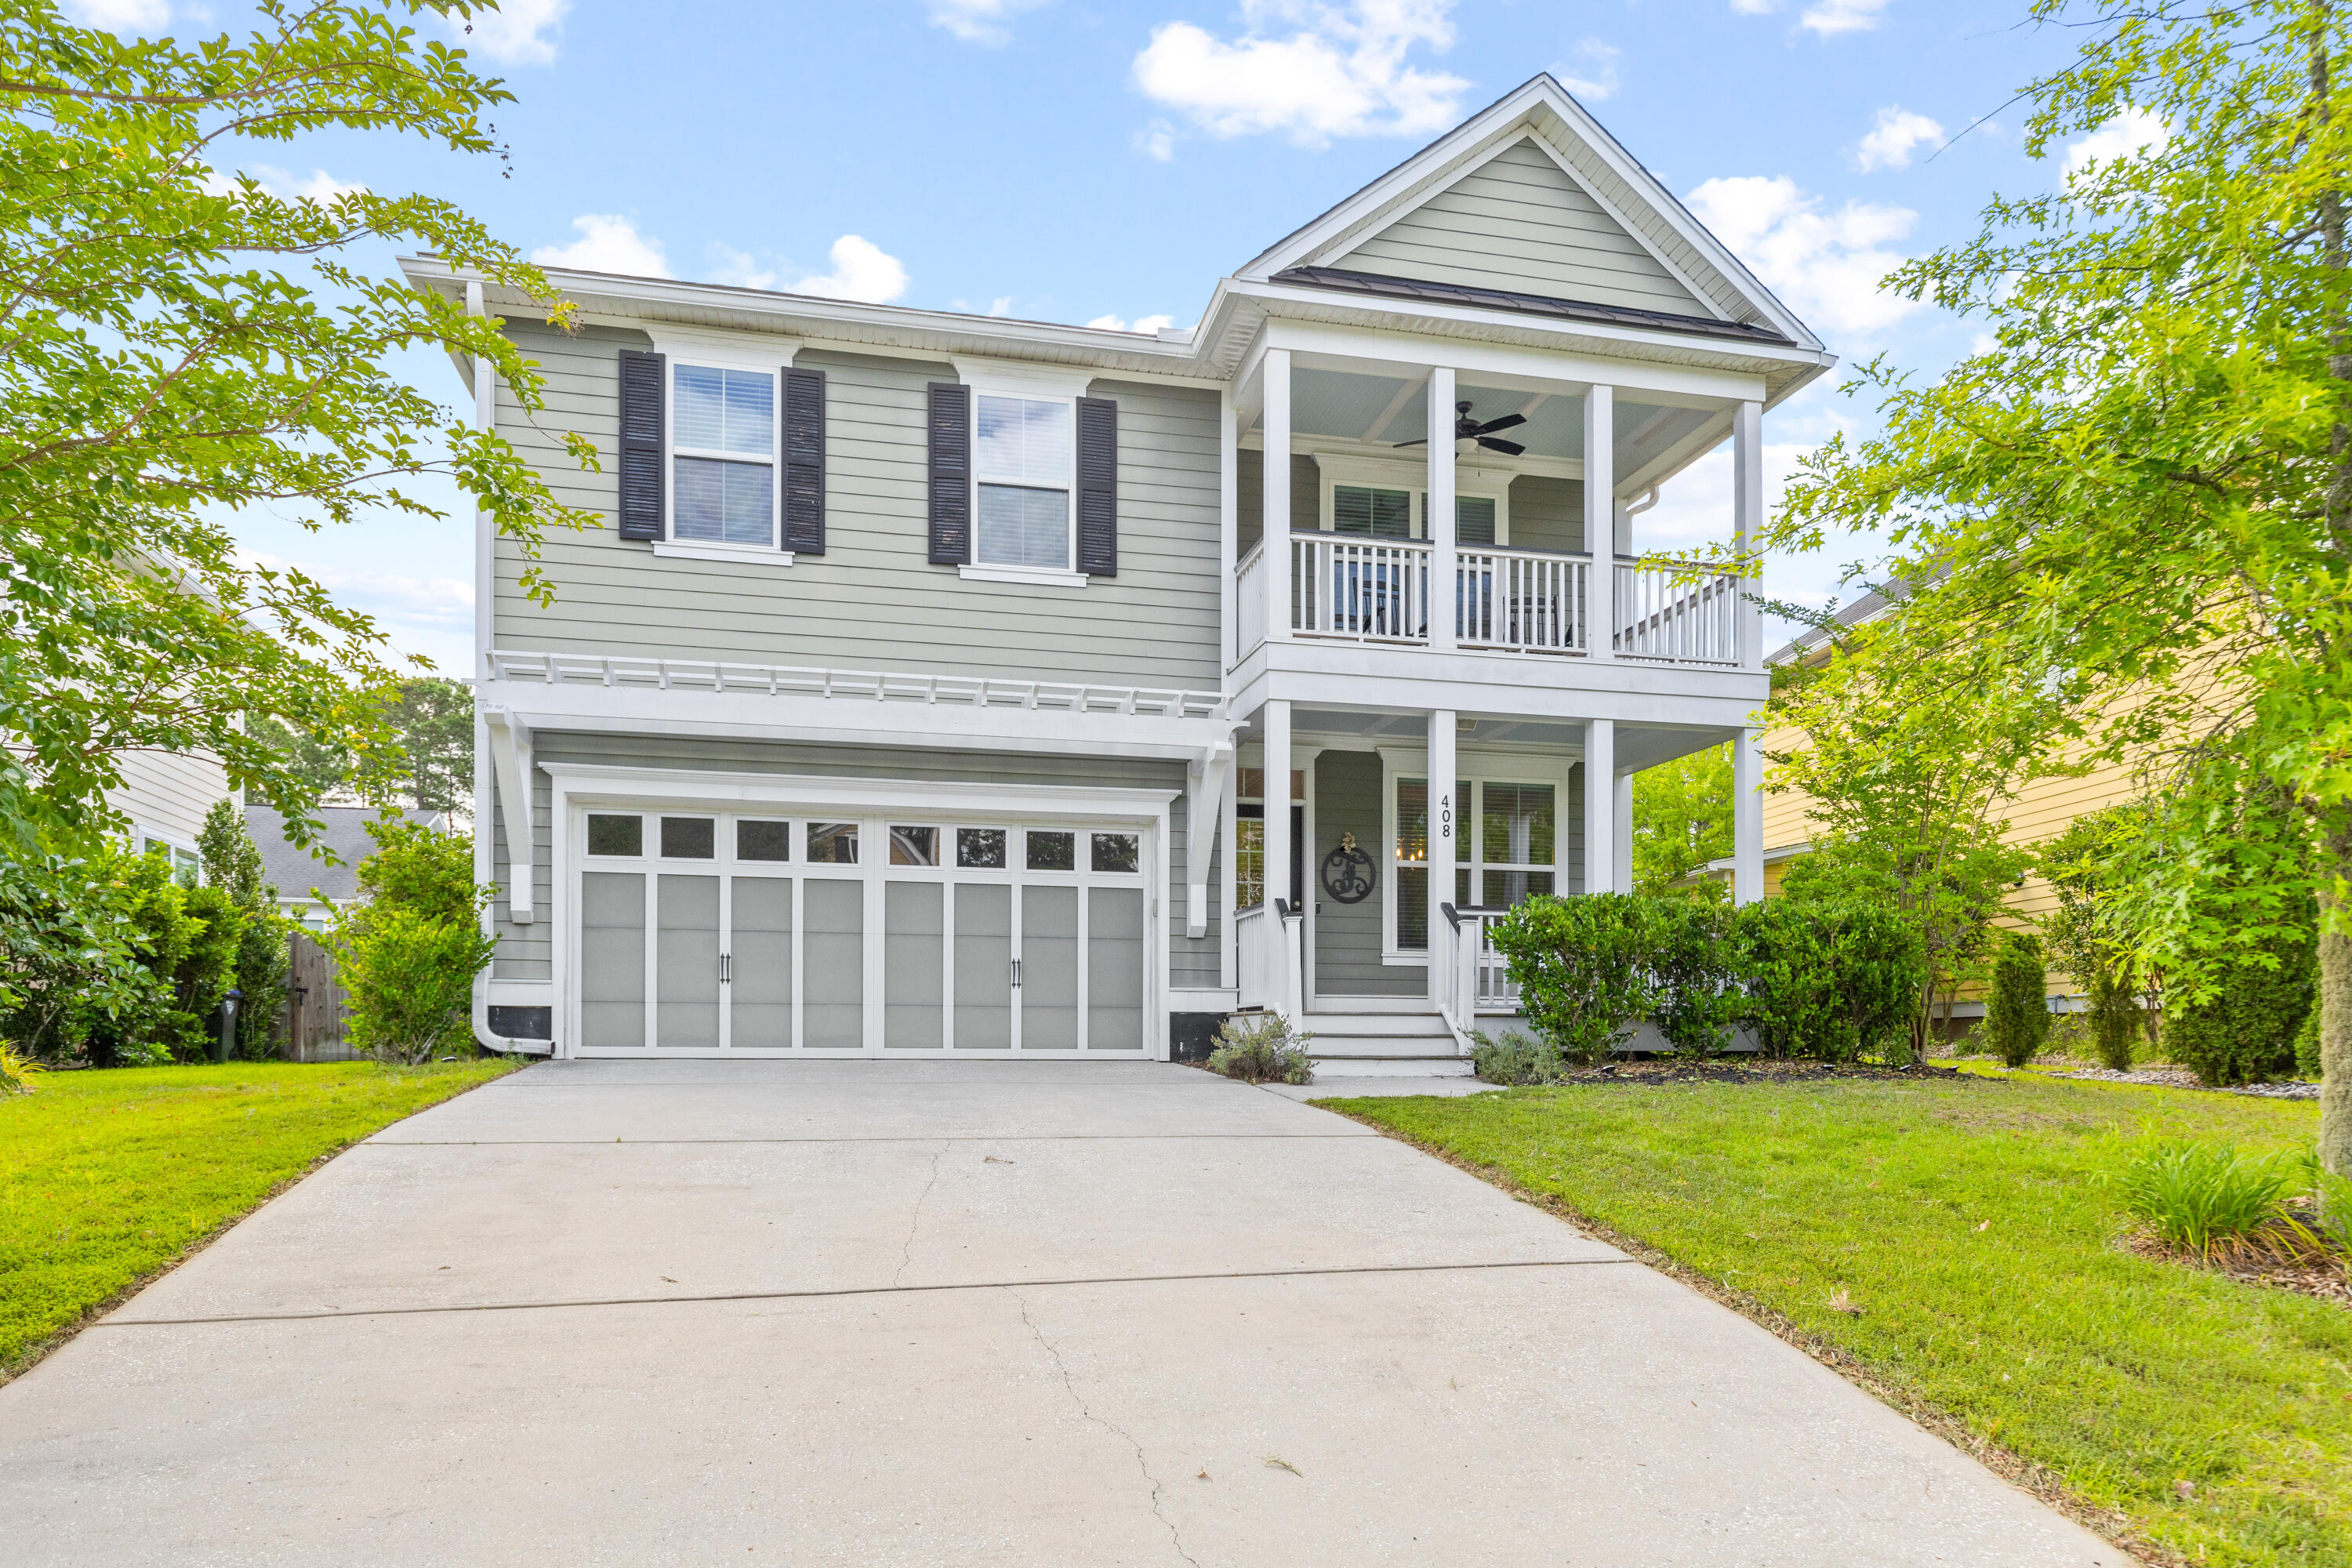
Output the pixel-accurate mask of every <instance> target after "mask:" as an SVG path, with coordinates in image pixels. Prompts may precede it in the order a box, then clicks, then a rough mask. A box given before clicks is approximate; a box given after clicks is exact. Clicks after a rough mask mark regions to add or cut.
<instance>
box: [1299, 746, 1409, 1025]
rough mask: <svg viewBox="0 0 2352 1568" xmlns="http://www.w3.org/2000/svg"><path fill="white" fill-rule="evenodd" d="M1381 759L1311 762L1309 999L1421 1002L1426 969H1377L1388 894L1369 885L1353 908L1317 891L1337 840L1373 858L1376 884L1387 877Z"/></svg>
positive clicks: (1349, 756)
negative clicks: (1349, 837)
mask: <svg viewBox="0 0 2352 1568" xmlns="http://www.w3.org/2000/svg"><path fill="white" fill-rule="evenodd" d="M1314 820H1315V828H1314V841H1313V842H1312V843H1311V844H1309V845H1308V846H1307V898H1308V900H1311V901H1312V903H1313V905H1314V909H1315V994H1317V995H1318V996H1422V995H1425V994H1428V991H1429V970H1428V966H1427V965H1426V964H1417V965H1415V966H1414V967H1412V968H1411V969H1405V968H1391V967H1389V966H1387V965H1385V964H1383V963H1381V910H1382V909H1383V908H1385V907H1386V900H1387V898H1388V889H1386V888H1385V887H1382V886H1378V885H1376V886H1375V887H1374V888H1373V889H1372V892H1371V895H1370V897H1369V898H1367V899H1365V900H1364V901H1363V902H1361V903H1360V904H1343V903H1341V902H1340V901H1339V900H1337V899H1335V898H1332V897H1331V896H1330V895H1329V894H1328V893H1327V892H1325V891H1324V889H1323V875H1322V872H1323V860H1324V858H1325V857H1326V856H1328V855H1329V854H1330V853H1331V852H1332V851H1333V850H1334V849H1337V848H1338V847H1339V840H1340V838H1341V837H1342V836H1343V835H1346V834H1351V833H1352V834H1353V835H1355V838H1356V843H1357V844H1358V845H1359V846H1360V847H1362V848H1363V850H1364V852H1365V853H1366V854H1368V855H1370V857H1371V858H1372V865H1373V867H1374V868H1376V873H1377V875H1378V877H1379V879H1380V881H1381V882H1382V883H1385V882H1386V881H1387V880H1388V879H1389V878H1390V877H1391V876H1392V875H1393V874H1394V868H1393V867H1391V866H1390V865H1389V864H1388V859H1389V857H1388V856H1387V854H1385V853H1384V852H1383V851H1384V847H1385V842H1386V841H1385V839H1384V838H1383V837H1382V835H1381V759H1380V756H1379V754H1378V753H1377V752H1324V753H1323V754H1322V755H1321V756H1319V757H1318V758H1316V759H1315V810H1314Z"/></svg>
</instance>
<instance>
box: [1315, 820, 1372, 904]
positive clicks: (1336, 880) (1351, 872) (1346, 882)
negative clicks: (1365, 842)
mask: <svg viewBox="0 0 2352 1568" xmlns="http://www.w3.org/2000/svg"><path fill="white" fill-rule="evenodd" d="M1378 886H1380V872H1379V870H1378V869H1377V868H1375V867H1374V866H1373V865H1372V858H1371V857H1370V855H1367V854H1365V853H1364V852H1363V850H1361V849H1360V848H1358V847H1356V836H1355V835H1354V834H1352V833H1342V834H1341V835H1339V847H1338V848H1336V849H1334V850H1332V851H1331V853H1329V854H1328V855H1326V856H1324V857H1323V890H1324V892H1326V893H1328V894H1329V895H1330V896H1331V897H1332V898H1333V899H1335V900H1339V902H1340V903H1343V904H1360V903H1362V902H1363V901H1364V900H1366V899H1367V898H1370V896H1371V891H1372V889H1374V888H1376V887H1378Z"/></svg>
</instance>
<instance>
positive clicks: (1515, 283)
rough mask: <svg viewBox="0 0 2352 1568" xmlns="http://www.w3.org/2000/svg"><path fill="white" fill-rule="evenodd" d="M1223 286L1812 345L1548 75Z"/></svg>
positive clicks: (1783, 309) (1816, 342)
mask: <svg viewBox="0 0 2352 1568" xmlns="http://www.w3.org/2000/svg"><path fill="white" fill-rule="evenodd" d="M1234 277H1235V279H1236V280H1238V281H1241V282H1244V283H1267V282H1275V283H1285V284H1295V285H1299V286H1304V287H1312V288H1334V289H1346V290H1349V291H1353V292H1363V291H1371V292H1398V291H1403V292H1405V293H1408V294H1410V293H1411V292H1412V287H1413V286H1414V285H1422V286H1424V287H1433V288H1435V289H1447V290H1459V291H1463V292H1461V293H1460V294H1458V295H1457V296H1456V297H1455V299H1454V302H1456V303H1461V304H1465V305H1469V306H1472V307H1481V306H1483V307H1486V308H1490V309H1500V310H1533V311H1536V312H1538V313H1543V314H1555V315H1557V314H1567V315H1571V316H1574V315H1581V314H1585V313H1588V312H1590V311H1593V310H1601V311H1634V312H1640V313H1641V314H1640V316H1639V317H1637V318H1634V319H1633V321H1634V324H1649V325H1656V326H1664V327H1668V328H1670V329H1671V328H1675V327H1685V326H1687V325H1700V326H1704V327H1711V328H1713V329H1714V330H1715V331H1717V332H1721V331H1731V332H1736V333H1738V334H1739V335H1742V336H1753V337H1759V338H1764V339H1769V340H1777V341H1780V342H1787V343H1790V344H1793V345H1795V346H1798V347H1800V348H1803V349H1811V350H1818V349H1820V348H1821V346H1822V343H1821V340H1820V339H1819V338H1817V337H1815V336H1814V335H1813V333H1812V332H1811V331H1809V330H1807V328H1806V327H1805V324H1804V323H1803V322H1802V321H1799V320H1798V319H1797V317H1796V316H1795V315H1794V314H1793V313H1792V312H1791V311H1790V310H1789V308H1788V307H1787V306H1786V305H1783V304H1782V303H1781V302H1780V300H1777V299H1775V298H1774V297H1773V295H1772V293H1771V291H1770V290H1769V289H1766V288H1765V287H1764V285H1763V284H1762V283H1761V282H1760V281H1759V280H1758V279H1757V278H1756V276H1755V274H1754V273H1752V272H1750V271H1749V270H1748V268H1746V267H1745V266H1743V265H1742V264H1741V263H1740V261H1739V260H1738V258H1737V257H1735V256H1733V255H1732V254H1731V252H1730V250H1729V249H1728V248H1727V247H1726V246H1725V245H1724V244H1723V242H1722V241H1720V240H1718V239H1717V238H1716V237H1715V236H1713V235H1712V234H1709V233H1708V232H1707V231H1706V227H1705V226H1703V225H1701V224H1700V223H1699V222H1698V220H1697V219H1696V218H1695V217H1693V216H1691V214H1690V212H1689V210H1688V209H1687V208H1685V206H1684V205H1682V203H1681V202H1679V201H1677V200H1675V196H1674V195H1673V193H1672V192H1670V191H1668V190H1667V189H1666V188H1665V186H1664V185H1663V184H1660V183H1659V182H1658V180H1657V178H1656V176H1654V174H1651V173H1650V172H1649V171H1648V170H1647V169H1645V168H1643V166H1642V165H1641V164H1640V163H1637V162H1635V161H1634V159H1633V157H1632V156H1631V155H1630V154H1629V153H1627V152H1626V151H1625V149H1624V148H1623V147H1622V146H1621V145H1619V143H1618V142H1617V140H1616V138H1614V137H1612V135H1610V134H1609V132H1607V131H1606V130H1605V129H1604V128H1603V127H1602V126H1601V123H1600V122H1599V121H1596V120H1594V119H1593V118H1592V116H1591V115H1590V114H1589V113H1587V112H1586V111H1585V110H1584V107H1583V106H1582V105H1581V104H1580V103H1578V102H1577V101H1576V100H1575V99H1574V98H1572V97H1570V95H1569V93H1568V91H1567V89H1564V88H1562V87H1561V86H1560V85H1559V83H1558V82H1557V81H1554V80H1553V79H1551V78H1550V77H1549V76H1538V77H1537V78H1535V79H1533V80H1531V81H1529V82H1528V83H1527V84H1526V85H1525V86H1523V87H1520V88H1519V89H1517V90H1515V91H1513V92H1511V93H1509V94H1508V95H1507V96H1506V97H1504V98H1503V99H1501V100H1498V101H1496V103H1494V104H1492V105H1490V106H1489V107H1487V108H1486V109H1485V110H1480V111H1479V112H1478V113H1477V114H1475V115H1473V116H1472V117H1471V118H1470V119H1468V120H1466V121H1464V122H1463V123H1462V124H1460V125H1457V126H1455V127H1454V129H1453V130H1452V131H1449V132H1446V133H1445V134H1444V136H1441V137H1439V138H1438V139H1437V140H1436V141H1435V142H1432V143H1430V145H1428V146H1427V147H1424V148H1423V149H1422V150H1421V151H1420V152H1419V153H1414V154H1413V155H1412V157H1410V158H1408V159H1406V160H1405V161H1404V162H1403V163H1400V164H1398V165H1397V166H1396V167H1395V168H1393V169H1391V170H1390V171H1389V172H1388V173H1387V174H1383V175H1381V177H1380V178H1379V179H1377V180H1375V181H1373V182H1372V183H1371V184H1369V185H1366V186H1365V187H1364V188H1363V189H1362V190H1360V191H1358V192H1357V193H1356V194H1355V195H1351V196H1349V198H1348V199H1347V200H1345V201H1343V202H1341V203H1340V204H1339V205H1337V206H1335V207H1333V208H1331V209H1330V210H1329V211H1328V212H1327V213H1324V214H1323V215H1322V216H1319V217H1318V218H1316V219H1315V220H1314V221H1313V222H1311V223H1309V224H1307V226H1305V227H1303V228H1301V229H1299V230H1297V232H1296V233H1294V234H1291V235H1289V236H1288V237H1285V238H1284V239H1282V240H1281V241H1279V242H1277V243H1276V245H1275V246H1274V247H1272V248H1271V249H1269V250H1267V251H1266V252H1265V254H1263V255H1261V256H1259V257H1258V258H1256V259H1255V260H1253V261H1251V262H1250V263H1249V264H1248V265H1247V266H1245V267H1244V268H1240V269H1239V270H1238V271H1237V272H1236V273H1235V274H1234ZM1432 297H1433V298H1436V297H1437V296H1432ZM1654 318H1664V320H1662V321H1661V320H1654Z"/></svg>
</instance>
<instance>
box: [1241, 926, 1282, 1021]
mask: <svg viewBox="0 0 2352 1568" xmlns="http://www.w3.org/2000/svg"><path fill="white" fill-rule="evenodd" d="M1275 924H1276V921H1275V915H1274V910H1273V908H1272V907H1271V906H1270V905H1266V904H1259V905H1257V906H1256V907H1255V908H1254V909H1246V910H1242V911H1241V912H1240V913H1239V914H1236V915H1235V916H1234V980H1235V981H1236V982H1238V984H1236V986H1235V990H1236V992H1237V993H1238V996H1237V1000H1238V1001H1239V1002H1240V1005H1243V1006H1244V1007H1274V1006H1278V1005H1280V1001H1279V996H1280V991H1281V982H1280V975H1279V972H1278V970H1277V968H1276V963H1275V958H1276V954H1275V949H1274V931H1275Z"/></svg>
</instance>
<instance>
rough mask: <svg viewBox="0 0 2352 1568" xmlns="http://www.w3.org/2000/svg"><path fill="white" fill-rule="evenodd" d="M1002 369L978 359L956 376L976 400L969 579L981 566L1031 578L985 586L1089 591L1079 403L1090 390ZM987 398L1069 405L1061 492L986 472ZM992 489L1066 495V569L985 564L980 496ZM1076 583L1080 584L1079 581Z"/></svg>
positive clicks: (958, 370) (961, 367)
mask: <svg viewBox="0 0 2352 1568" xmlns="http://www.w3.org/2000/svg"><path fill="white" fill-rule="evenodd" d="M1001 369H1002V367H998V366H993V365H990V364H988V363H984V362H982V361H978V360H966V361H962V362H960V363H958V364H957V366H956V374H958V375H959V376H960V377H961V379H962V381H963V384H964V387H965V389H966V390H967V391H968V392H969V393H970V394H971V502H970V504H971V561H969V562H967V563H964V564H965V572H964V575H966V576H971V568H974V567H977V568H980V569H981V570H982V571H983V572H988V573H997V572H1016V573H1022V574H1026V575H1022V576H1013V577H982V578H980V579H979V581H982V582H998V583H1030V584H1040V585H1043V586H1046V587H1062V588H1069V587H1077V588H1083V587H1085V586H1086V581H1085V578H1084V575H1083V574H1080V573H1078V572H1076V570H1074V568H1075V566H1076V562H1077V559H1078V404H1077V400H1078V398H1079V397H1081V396H1083V395H1084V391H1083V389H1081V390H1080V391H1078V392H1064V391H1060V390H1057V387H1058V386H1059V385H1061V384H1066V378H1055V377H1049V376H1034V377H1033V376H1029V375H1027V374H1025V371H1026V369H1027V367H1025V366H1013V367H1012V370H1013V374H999V372H1000V370H1001ZM983 397H1002V398H1007V399H1011V400H1013V401H1016V402H1021V403H1058V404H1061V405H1063V409H1062V413H1063V417H1065V418H1066V419H1067V420H1068V421H1069V426H1068V430H1067V434H1068V437H1069V460H1068V463H1067V465H1066V467H1065V468H1063V470H1062V483H1061V484H1060V485H1059V486H1058V487H1056V486H1054V485H1047V484H1039V483H1037V482H1036V481H1035V480H1034V479H1028V478H1026V477H1025V476H1024V477H1021V478H1007V477H1005V476H1003V475H989V474H983V473H982V472H981V469H980V400H981V399H982V398H983ZM990 485H994V486H995V487H996V488H998V489H1031V490H1052V489H1057V488H1058V489H1060V490H1061V492H1062V561H1063V564H1062V565H1060V566H1058V567H1047V566H1020V565H1013V564H1010V563H1004V562H997V561H982V560H981V559H980V492H981V491H982V489H986V488H987V487H989V486H990ZM1072 578H1076V579H1077V580H1076V582H1073V581H1071V579H1072Z"/></svg>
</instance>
